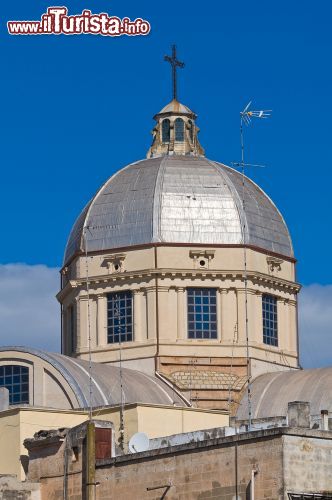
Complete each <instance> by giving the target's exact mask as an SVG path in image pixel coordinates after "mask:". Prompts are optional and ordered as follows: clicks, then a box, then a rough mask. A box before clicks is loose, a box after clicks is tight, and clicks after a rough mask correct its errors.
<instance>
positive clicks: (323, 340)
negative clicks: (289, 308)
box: [299, 284, 332, 368]
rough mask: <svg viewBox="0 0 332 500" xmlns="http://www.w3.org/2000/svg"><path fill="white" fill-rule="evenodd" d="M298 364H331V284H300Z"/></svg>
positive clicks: (315, 365)
mask: <svg viewBox="0 0 332 500" xmlns="http://www.w3.org/2000/svg"><path fill="white" fill-rule="evenodd" d="M299 327H300V352H301V364H302V365H303V366H304V368H309V367H310V368H318V367H320V366H332V285H319V284H314V285H309V286H305V287H303V289H302V290H301V292H300V298H299Z"/></svg>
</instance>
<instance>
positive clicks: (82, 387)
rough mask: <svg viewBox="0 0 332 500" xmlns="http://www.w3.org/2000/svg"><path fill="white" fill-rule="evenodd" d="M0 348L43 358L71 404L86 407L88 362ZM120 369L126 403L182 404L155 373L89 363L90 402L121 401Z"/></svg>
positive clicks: (0, 349)
mask: <svg viewBox="0 0 332 500" xmlns="http://www.w3.org/2000/svg"><path fill="white" fill-rule="evenodd" d="M0 352H1V353H3V352H8V353H10V352H17V353H19V354H20V355H21V357H22V359H24V354H25V353H28V354H31V355H33V356H36V357H38V358H41V359H43V360H44V361H46V362H47V363H49V364H50V365H52V366H53V368H55V369H56V370H57V371H58V372H59V377H63V378H64V379H65V380H66V381H67V383H68V384H69V386H70V387H71V389H72V390H73V392H74V394H75V397H76V400H77V404H76V405H75V406H74V407H75V408H87V407H88V406H89V398H90V394H89V391H90V375H89V366H90V365H89V362H88V361H85V360H83V359H77V358H70V357H69V356H64V355H63V354H58V353H54V352H47V351H42V350H40V349H35V348H33V347H18V346H9V347H0ZM120 371H122V390H123V396H124V400H125V402H126V403H147V404H161V405H173V404H176V405H177V406H186V404H185V403H184V400H182V399H181V398H180V397H179V396H178V394H177V393H176V392H175V391H173V390H172V388H171V387H169V386H168V385H167V384H166V383H164V382H163V381H162V380H160V379H158V378H157V377H155V376H152V375H147V374H146V373H143V372H139V371H137V370H131V369H129V368H122V370H120V368H119V367H118V366H114V365H105V364H102V363H94V362H92V363H91V383H92V406H93V407H96V406H105V405H117V404H120V402H121V387H120Z"/></svg>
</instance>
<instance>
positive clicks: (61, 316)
mask: <svg viewBox="0 0 332 500" xmlns="http://www.w3.org/2000/svg"><path fill="white" fill-rule="evenodd" d="M60 290H62V273H61V271H60ZM60 322H61V324H60V336H61V337H60V342H61V354H64V352H63V338H62V336H63V305H62V302H60Z"/></svg>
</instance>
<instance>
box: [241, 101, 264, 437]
mask: <svg viewBox="0 0 332 500" xmlns="http://www.w3.org/2000/svg"><path fill="white" fill-rule="evenodd" d="M251 103H252V101H250V102H249V103H248V104H247V105H246V107H245V108H244V109H243V111H241V112H240V143H241V162H237V163H235V164H234V165H235V166H238V167H240V168H241V174H242V208H243V213H244V218H243V260H244V276H243V279H244V294H245V335H246V357H247V399H248V430H249V431H250V430H251V426H252V407H251V366H250V361H249V327H248V326H249V325H248V263H247V244H248V241H247V235H248V227H247V223H246V198H245V168H246V167H264V166H265V165H257V164H252V163H245V154H244V153H245V148H244V133H243V124H245V125H246V126H249V125H250V123H251V120H252V118H262V119H265V118H268V117H269V116H271V113H272V110H271V109H265V110H259V111H256V110H252V109H250V106H251Z"/></svg>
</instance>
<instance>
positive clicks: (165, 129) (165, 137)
mask: <svg viewBox="0 0 332 500" xmlns="http://www.w3.org/2000/svg"><path fill="white" fill-rule="evenodd" d="M161 140H162V142H169V140H170V121H169V119H168V118H165V120H163V122H162V124H161Z"/></svg>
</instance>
